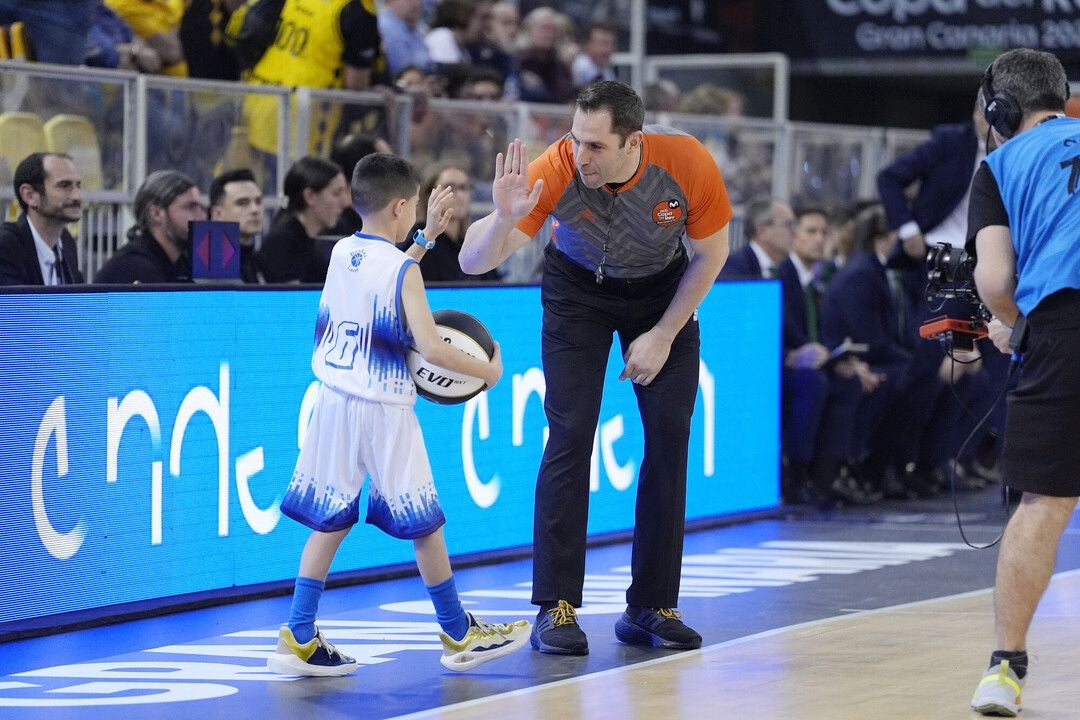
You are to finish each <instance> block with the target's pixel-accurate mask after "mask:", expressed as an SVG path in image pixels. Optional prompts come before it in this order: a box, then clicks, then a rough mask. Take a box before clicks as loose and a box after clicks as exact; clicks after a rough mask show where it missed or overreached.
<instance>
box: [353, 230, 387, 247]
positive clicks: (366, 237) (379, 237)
mask: <svg viewBox="0 0 1080 720" xmlns="http://www.w3.org/2000/svg"><path fill="white" fill-rule="evenodd" d="M353 235H355V236H356V237H358V238H361V239H363V240H381V241H383V242H385V243H390V244H391V245H395V246H396V245H397V243H395V242H391V240H390V238H385V237H383V236H382V235H368V234H367V233H362V232H360V231H359V230H357V231H356V232H354V233H353Z"/></svg>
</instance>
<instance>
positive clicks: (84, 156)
mask: <svg viewBox="0 0 1080 720" xmlns="http://www.w3.org/2000/svg"><path fill="white" fill-rule="evenodd" d="M44 131H45V147H46V149H47V150H48V151H49V152H55V153H66V154H68V155H70V156H71V159H72V161H73V162H74V163H75V167H76V168H77V169H78V171H79V175H80V176H81V177H82V186H83V189H85V190H101V189H102V188H103V187H104V184H105V181H104V172H103V171H102V165H101V143H99V142H98V136H97V130H96V129H95V128H94V124H93V123H92V122H90V120H89V119H87V118H86V117H85V116H83V115H67V114H60V115H53V116H52V117H51V118H49V119H48V120H47V121H45V126H44Z"/></svg>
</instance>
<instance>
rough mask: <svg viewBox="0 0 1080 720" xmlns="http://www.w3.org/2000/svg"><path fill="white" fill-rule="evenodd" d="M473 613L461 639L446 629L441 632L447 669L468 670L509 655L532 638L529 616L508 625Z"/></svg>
mask: <svg viewBox="0 0 1080 720" xmlns="http://www.w3.org/2000/svg"><path fill="white" fill-rule="evenodd" d="M465 614H466V615H467V616H468V617H469V630H468V632H466V633H465V637H463V638H462V639H461V640H455V639H453V638H452V637H450V636H449V635H447V634H446V633H444V632H440V633H439V639H440V640H442V644H443V654H442V657H441V658H439V662H441V663H442V665H443V667H444V668H446V669H447V670H453V671H454V672H466V671H468V670H472V669H473V668H475V667H477V666H478V665H483V664H484V663H486V662H489V661H491V660H495V659H497V658H501V657H503V656H504V655H509V654H510V653H512V652H514V651H515V650H517V649H518V648H520V647H522V646H523V645H524V644H525V642H526V641H527V640H528V639H529V632H530V630H531V629H532V626H531V625H529V623H528V621H526V620H518V621H516V622H512V623H510V624H508V625H495V624H492V623H489V622H484V621H483V620H481V619H480V618H477V617H473V615H472V613H465Z"/></svg>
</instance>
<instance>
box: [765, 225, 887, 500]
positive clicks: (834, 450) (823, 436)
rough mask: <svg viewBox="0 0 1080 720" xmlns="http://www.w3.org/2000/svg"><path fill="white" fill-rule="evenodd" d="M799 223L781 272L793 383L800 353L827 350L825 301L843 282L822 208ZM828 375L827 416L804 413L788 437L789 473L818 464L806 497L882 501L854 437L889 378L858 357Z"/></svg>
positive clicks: (830, 368) (829, 368) (838, 361)
mask: <svg viewBox="0 0 1080 720" xmlns="http://www.w3.org/2000/svg"><path fill="white" fill-rule="evenodd" d="M795 217H796V220H795V232H794V237H793V240H792V248H791V254H790V256H789V257H788V258H787V259H786V260H784V261H783V262H782V263H781V264H780V267H779V273H778V275H779V277H780V282H781V287H782V289H783V301H784V325H783V339H784V347H785V348H793V349H794V350H793V351H789V353H791V355H789V357H788V358H786V362H785V377H787V375H789V374H791V372H792V371H791V370H790V369H787V366H789V365H790V364H791V360H792V359H794V358H797V357H798V353H799V348H804V347H806V346H807V345H813V344H816V345H821V346H822V347H825V346H824V345H822V338H821V331H820V328H821V322H820V317H821V298H822V295H823V294H824V292H825V288H826V287H827V286H828V280H829V279H831V277H832V276H833V275H834V274H835V268H834V267H833V266H832V263H831V261H829V260H827V259H825V244H826V239H827V236H828V232H829V215H828V213H827V212H826V211H825V210H824V209H823V208H819V207H803V208H800V209H799V210H798V211H797V212H796V213H795ZM834 347H835V346H829V347H828V348H826V350H829V349H831V348H834ZM803 352H805V351H803ZM820 371H821V373H822V374H823V375H824V379H825V381H826V385H827V392H826V395H825V398H824V399H823V401H822V403H821V411H820V415H819V416H816V417H815V416H814V415H812V414H809V413H806V412H803V413H802V414H800V415H796V416H795V418H796V419H797V420H800V421H801V423H802V424H801V426H795V427H792V429H791V430H790V432H789V433H788V436H789V438H790V441H789V442H788V444H787V454H788V461H789V466H790V467H792V468H795V469H796V470H798V471H799V473H800V475H801V474H802V473H804V472H805V467H806V464H807V463H809V464H810V481H811V484H812V487H813V492H811V493H804V494H809V495H810V496H811V497H813V496H815V495H816V496H817V497H818V498H822V499H825V500H828V501H830V502H841V503H850V504H863V503H865V502H869V501H871V500H874V499H877V497H876V493H875V492H874V491H873V488H869V487H865V486H864V484H863V483H862V482H861V479H860V478H859V477H858V476H857V474H856V465H857V460H858V459H859V458H860V457H861V455H862V451H863V449H862V448H858V447H853V445H854V443H853V441H852V437H853V434H854V432H855V427H854V424H855V422H856V417H857V414H858V410H859V405H860V403H862V402H864V401H869V400H870V399H869V397H868V396H869V395H870V394H872V393H874V392H875V391H876V390H877V388H878V386H879V385H880V383H881V379H882V378H881V376H880V375H878V374H877V373H875V372H874V371H873V370H872V369H871V368H870V366H869V365H868V364H867V363H866V362H864V361H863V360H861V359H860V358H859V357H858V356H857V355H848V356H846V357H838V358H835V359H832V360H831V361H826V362H825V363H824V364H823V365H821V367H820ZM873 400H874V401H878V400H879V398H874V399H873ZM796 410H797V408H796ZM785 417H787V416H785ZM815 431H816V432H815Z"/></svg>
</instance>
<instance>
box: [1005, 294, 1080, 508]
mask: <svg viewBox="0 0 1080 720" xmlns="http://www.w3.org/2000/svg"><path fill="white" fill-rule="evenodd" d="M1004 469H1005V482H1006V484H1007V485H1008V486H1009V487H1011V488H1016V489H1018V490H1023V491H1025V492H1032V493H1037V494H1039V495H1054V496H1058V497H1078V496H1080V291H1078V290H1062V291H1060V292H1056V293H1054V294H1053V295H1051V296H1050V297H1048V298H1046V299H1045V300H1043V301H1042V302H1041V303H1039V305H1038V307H1036V308H1035V310H1033V311H1032V313H1031V315H1030V317H1028V342H1027V351H1026V352H1025V353H1024V363H1023V366H1022V369H1021V375H1020V381H1019V382H1018V383H1017V386H1016V389H1015V390H1014V391H1013V392H1012V393H1010V394H1009V408H1008V415H1007V419H1006V421H1005V450H1004Z"/></svg>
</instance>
